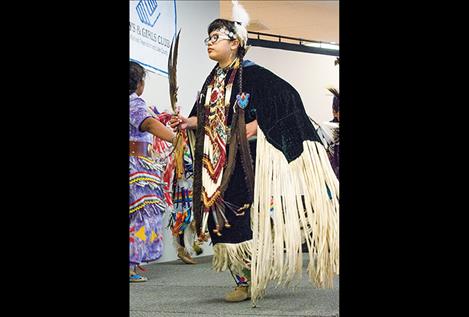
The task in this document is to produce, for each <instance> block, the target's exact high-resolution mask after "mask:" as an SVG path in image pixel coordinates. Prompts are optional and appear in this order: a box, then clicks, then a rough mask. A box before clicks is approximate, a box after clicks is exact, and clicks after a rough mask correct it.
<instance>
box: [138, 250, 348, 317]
mask: <svg viewBox="0 0 469 317" xmlns="http://www.w3.org/2000/svg"><path fill="white" fill-rule="evenodd" d="M197 260H198V262H199V264H196V265H188V264H183V263H182V262H181V261H175V262H167V263H155V264H150V265H147V266H145V269H146V270H147V272H145V275H146V276H147V277H148V278H149V280H148V282H146V283H140V284H137V283H133V284H130V317H149V316H163V317H164V316H168V317H169V316H171V317H176V316H200V317H201V316H210V317H213V316H316V317H319V316H321V317H322V316H324V317H326V316H327V317H329V316H339V277H338V276H337V277H336V278H335V281H334V288H333V289H315V288H314V287H313V286H312V285H311V284H310V283H309V282H308V280H307V275H306V269H305V268H306V258H305V261H304V266H303V268H304V270H303V277H304V278H303V280H302V281H301V282H300V283H299V284H298V286H296V287H295V288H275V286H270V287H269V288H268V289H267V292H266V296H265V297H264V299H262V300H260V301H258V303H257V307H256V308H252V305H251V301H244V302H240V303H226V302H224V300H223V297H224V294H225V293H227V292H229V291H230V290H232V288H233V287H234V281H233V278H232V277H231V275H230V273H229V272H222V273H217V272H214V271H213V270H212V269H211V261H212V257H211V256H207V257H201V258H198V259H197Z"/></svg>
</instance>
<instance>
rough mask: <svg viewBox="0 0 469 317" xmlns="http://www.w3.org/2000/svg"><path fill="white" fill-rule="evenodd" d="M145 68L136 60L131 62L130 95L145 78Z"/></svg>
mask: <svg viewBox="0 0 469 317" xmlns="http://www.w3.org/2000/svg"><path fill="white" fill-rule="evenodd" d="M145 75H146V73H145V69H144V68H143V67H142V66H141V65H140V64H138V63H136V62H132V61H130V62H129V95H131V94H133V93H134V92H135V91H136V90H137V85H138V83H139V82H141V81H142V80H143V79H145Z"/></svg>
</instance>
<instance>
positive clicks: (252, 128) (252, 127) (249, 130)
mask: <svg viewBox="0 0 469 317" xmlns="http://www.w3.org/2000/svg"><path fill="white" fill-rule="evenodd" d="M255 135H257V120H254V121H251V122H249V123H247V124H246V138H247V139H249V138H250V137H253V136H255Z"/></svg>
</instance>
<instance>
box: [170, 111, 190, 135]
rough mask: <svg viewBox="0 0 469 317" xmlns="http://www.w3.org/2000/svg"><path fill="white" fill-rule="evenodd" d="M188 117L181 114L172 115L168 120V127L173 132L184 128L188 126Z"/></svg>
mask: <svg viewBox="0 0 469 317" xmlns="http://www.w3.org/2000/svg"><path fill="white" fill-rule="evenodd" d="M188 124H189V123H188V119H187V118H186V117H183V116H182V115H181V114H178V115H173V116H172V118H171V120H170V121H169V125H170V127H171V128H172V129H173V131H174V132H176V131H177V130H179V129H180V130H184V129H186V128H187V126H188Z"/></svg>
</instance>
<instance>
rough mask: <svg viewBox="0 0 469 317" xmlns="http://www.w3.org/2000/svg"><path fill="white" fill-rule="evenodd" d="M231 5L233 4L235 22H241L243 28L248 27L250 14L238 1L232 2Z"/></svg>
mask: <svg viewBox="0 0 469 317" xmlns="http://www.w3.org/2000/svg"><path fill="white" fill-rule="evenodd" d="M231 3H232V4H233V11H232V17H233V21H236V22H240V23H241V25H242V26H244V27H246V26H247V25H248V24H249V14H248V13H247V12H246V10H245V9H244V7H243V6H242V5H240V4H239V2H238V1H237V0H232V1H231Z"/></svg>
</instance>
